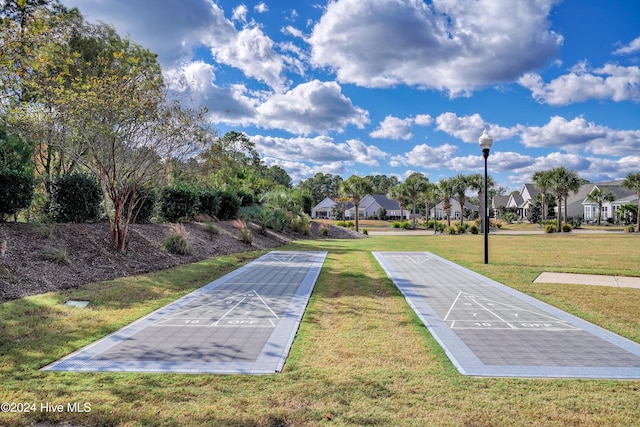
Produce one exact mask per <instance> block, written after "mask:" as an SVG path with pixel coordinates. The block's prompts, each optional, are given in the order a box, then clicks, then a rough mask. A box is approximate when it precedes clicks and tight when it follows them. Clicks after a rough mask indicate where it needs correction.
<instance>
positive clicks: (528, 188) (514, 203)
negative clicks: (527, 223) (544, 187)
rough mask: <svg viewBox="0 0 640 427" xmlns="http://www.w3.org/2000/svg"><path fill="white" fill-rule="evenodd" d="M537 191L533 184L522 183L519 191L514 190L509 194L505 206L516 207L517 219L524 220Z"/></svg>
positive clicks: (532, 204)
mask: <svg viewBox="0 0 640 427" xmlns="http://www.w3.org/2000/svg"><path fill="white" fill-rule="evenodd" d="M539 193H540V191H539V190H538V189H537V188H536V186H535V185H534V184H524V185H523V186H522V189H521V190H520V192H519V193H516V192H514V193H512V194H510V195H509V199H508V200H507V203H506V204H505V207H506V208H514V209H516V212H517V215H518V220H520V221H523V220H526V219H527V215H529V210H530V209H532V208H533V206H534V204H535V198H536V196H537V195H538V194H539Z"/></svg>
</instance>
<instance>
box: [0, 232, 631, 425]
mask: <svg viewBox="0 0 640 427" xmlns="http://www.w3.org/2000/svg"><path fill="white" fill-rule="evenodd" d="M482 248H483V246H482V236H477V235H476V236H474V235H463V236H443V235H438V236H372V237H370V238H367V239H360V240H318V241H298V242H294V243H293V244H290V245H288V246H286V247H283V248H282V249H286V250H327V251H329V255H328V257H327V260H326V262H325V264H324V266H323V269H322V273H321V274H320V277H319V279H318V282H317V284H316V287H315V290H314V293H313V295H312V297H311V300H310V302H309V306H308V308H307V311H306V313H305V316H304V318H303V321H302V324H301V326H300V330H299V331H298V335H297V337H296V340H295V341H294V343H293V347H292V349H291V353H290V355H289V358H288V359H287V362H286V364H285V367H284V370H283V372H282V373H279V374H276V375H265V376H242V375H182V374H180V375H178V374H117V373H71V372H68V373H61V372H46V373H45V372H40V371H38V369H39V368H40V367H42V366H44V365H46V364H48V363H51V362H53V361H55V360H57V359H58V358H60V357H62V356H64V355H66V354H68V353H70V352H72V351H74V350H77V349H78V348H80V347H82V346H84V345H87V344H89V343H91V342H93V341H95V340H96V339H98V338H100V337H102V336H104V335H105V334H108V333H110V332H113V331H115V330H117V329H118V328H120V327H122V326H124V325H125V324H127V323H130V322H131V321H133V320H135V319H137V318H139V317H141V316H143V315H144V314H146V313H148V312H150V311H152V310H154V309H157V308H159V307H161V306H163V305H165V304H167V303H169V302H171V301H173V300H175V299H176V298H178V297H180V296H182V295H184V294H186V293H188V292H190V291H191V290H193V289H196V288H198V287H200V286H202V285H204V284H206V283H208V282H210V281H212V280H214V279H216V278H217V277H220V276H222V275H224V274H226V273H227V272H229V271H231V270H233V269H235V268H237V267H238V266H239V265H241V264H243V263H246V262H248V261H250V260H252V259H255V258H256V257H258V256H259V255H261V254H262V253H263V252H255V253H249V254H240V255H236V256H228V257H221V258H216V259H212V260H207V261H203V262H200V263H197V264H192V265H188V266H182V267H179V268H175V269H172V270H167V271H164V272H159V273H156V274H150V275H146V276H139V277H134V278H126V279H119V280H115V281H110V282H105V283H100V284H93V285H89V286H86V287H83V288H82V289H81V290H74V291H68V292H62V293H50V294H45V295H38V296H34V297H29V298H24V299H21V300H17V301H11V302H7V303H5V304H2V305H0V325H1V328H0V400H1V401H2V402H9V403H14V404H16V406H17V404H31V403H33V404H34V405H35V409H36V410H35V411H32V412H28V413H17V412H3V413H0V425H29V424H37V423H43V424H41V425H45V426H51V425H57V424H61V425H74V426H75V425H91V426H94V425H95V426H107V425H119V426H138V425H144V426H146V425H151V426H153V425H158V426H318V425H331V426H366V425H371V426H525V425H526V426H634V425H636V426H637V425H640V381H614V380H572V379H508V378H475V377H466V376H462V375H460V374H459V373H458V371H457V370H456V369H455V368H454V367H453V365H452V364H451V363H450V362H449V360H448V359H447V357H446V355H445V353H444V351H443V350H442V349H441V348H440V346H439V345H438V344H437V342H436V341H435V340H434V339H433V338H432V337H431V336H430V334H429V333H428V331H427V329H426V328H425V327H424V326H423V325H422V324H421V323H420V321H419V320H418V319H417V317H416V316H415V315H414V313H413V312H412V310H411V309H410V308H409V306H408V305H407V303H406V302H405V300H404V298H403V297H402V296H401V295H400V293H399V292H398V291H397V289H396V288H395V286H394V285H393V284H392V283H391V281H390V280H389V279H388V278H387V277H386V276H385V274H384V272H383V271H382V269H381V268H380V267H379V266H378V264H377V263H376V261H375V259H374V258H373V256H372V255H371V251H379V250H383V251H431V252H434V253H436V254H438V255H440V256H443V257H445V258H447V259H449V260H451V261H454V262H457V263H459V264H461V265H463V266H465V267H467V268H470V269H472V270H475V271H477V272H479V273H481V274H484V275H487V276H489V277H491V278H493V279H495V280H497V281H499V282H501V283H504V284H506V285H508V286H511V287H513V288H515V289H518V290H520V291H523V292H525V293H527V294H530V295H533V296H534V297H537V298H540V299H542V300H544V301H546V302H548V303H551V304H553V305H555V306H557V307H560V308H562V309H564V310H567V311H569V312H571V313H573V314H576V315H578V316H580V317H582V318H585V319H587V320H589V321H591V322H593V323H595V324H598V325H600V326H602V327H604V328H607V329H609V330H612V331H614V332H616V333H618V334H620V335H623V336H625V337H627V338H629V339H631V340H634V341H636V342H640V314H639V313H640V289H622V288H609V287H597V286H579V285H560V284H545V285H543V284H533V283H532V281H533V280H534V279H535V277H536V276H537V275H538V274H539V273H540V272H542V271H564V272H581V273H597V274H614V275H640V268H639V265H638V260H639V259H640V236H637V235H621V234H620V235H578V234H575V235H573V234H560V235H557V234H554V235H526V236H524V235H523V236H517V235H496V236H491V237H490V260H489V261H490V263H489V264H488V265H485V264H483V254H482ZM69 299H76V300H89V301H91V304H90V306H89V307H88V308H86V309H73V308H69V307H65V306H64V305H63V302H64V301H66V300H69ZM70 403H71V404H73V403H77V404H78V405H77V407H80V408H86V406H83V405H84V403H89V408H90V412H84V413H72V412H69V411H68V409H69V407H68V404H70ZM47 404H51V405H63V407H64V411H63V412H61V413H60V412H52V411H50V410H49V411H48V410H46V409H47V408H48V407H49V406H47ZM54 407H55V406H54ZM22 408H24V405H22ZM31 408H33V406H32V407H31ZM43 408H44V410H43ZM29 410H30V409H29Z"/></svg>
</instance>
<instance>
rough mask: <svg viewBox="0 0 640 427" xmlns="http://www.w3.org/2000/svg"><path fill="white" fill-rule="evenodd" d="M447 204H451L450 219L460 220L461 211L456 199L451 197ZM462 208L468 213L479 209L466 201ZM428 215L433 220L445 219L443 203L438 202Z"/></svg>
mask: <svg viewBox="0 0 640 427" xmlns="http://www.w3.org/2000/svg"><path fill="white" fill-rule="evenodd" d="M449 202H450V203H451V219H452V220H456V219H460V218H462V213H463V212H462V209H461V208H460V202H459V201H458V199H455V198H453V197H452V198H451V199H450V200H449ZM464 208H465V209H466V210H468V211H477V210H478V209H479V208H478V206H476V205H474V204H472V203H469V202H468V201H465V203H464ZM429 213H430V216H431V218H435V219H446V218H447V213H446V212H445V211H444V202H440V203H438V204H437V205H435V207H433V208H432V209H431V210H430V211H429Z"/></svg>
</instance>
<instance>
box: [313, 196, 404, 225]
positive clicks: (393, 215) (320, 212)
mask: <svg viewBox="0 0 640 427" xmlns="http://www.w3.org/2000/svg"><path fill="white" fill-rule="evenodd" d="M336 205H337V203H336V202H335V201H334V200H333V199H331V198H330V197H326V198H325V199H324V200H322V201H321V202H320V203H318V204H317V205H316V206H314V207H313V208H312V209H311V218H313V219H322V218H331V217H332V209H333V207H334V206H336ZM380 208H384V209H385V210H386V212H387V214H386V219H398V218H400V217H401V215H400V205H399V204H398V202H397V201H395V200H392V199H389V198H388V197H387V196H385V195H384V194H367V195H366V196H365V197H363V198H362V200H361V201H360V204H359V205H358V215H359V216H360V218H371V217H375V216H377V215H378V211H379V210H380ZM344 215H345V218H350V219H353V218H355V215H356V208H355V206H354V204H353V203H352V202H349V203H348V204H347V205H346V206H345V211H344ZM410 215H411V212H410V211H409V210H408V209H407V208H405V209H404V210H403V212H402V217H404V218H405V219H409V218H410Z"/></svg>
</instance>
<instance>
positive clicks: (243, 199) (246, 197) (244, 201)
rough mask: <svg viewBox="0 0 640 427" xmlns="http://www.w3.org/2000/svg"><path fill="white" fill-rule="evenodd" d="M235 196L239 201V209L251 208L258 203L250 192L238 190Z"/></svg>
mask: <svg viewBox="0 0 640 427" xmlns="http://www.w3.org/2000/svg"><path fill="white" fill-rule="evenodd" d="M236 195H237V196H238V198H239V199H240V207H244V206H251V205H255V204H256V203H258V198H257V197H256V195H255V194H254V193H252V192H249V191H245V190H238V191H237V192H236Z"/></svg>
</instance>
